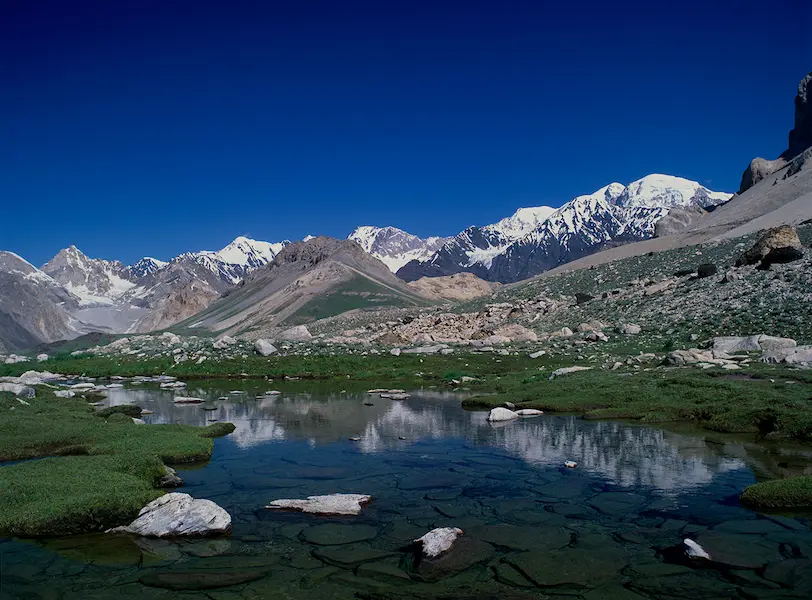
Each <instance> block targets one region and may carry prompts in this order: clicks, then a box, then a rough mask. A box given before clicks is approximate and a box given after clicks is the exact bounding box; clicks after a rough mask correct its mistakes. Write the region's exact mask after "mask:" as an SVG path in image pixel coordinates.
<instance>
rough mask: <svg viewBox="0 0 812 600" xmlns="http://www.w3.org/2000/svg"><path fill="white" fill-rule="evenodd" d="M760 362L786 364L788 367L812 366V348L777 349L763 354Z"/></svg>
mask: <svg viewBox="0 0 812 600" xmlns="http://www.w3.org/2000/svg"><path fill="white" fill-rule="evenodd" d="M761 360H762V361H763V362H766V363H773V364H778V363H787V364H790V365H802V364H812V346H797V347H794V348H778V349H775V350H769V351H766V352H764V354H762V356H761Z"/></svg>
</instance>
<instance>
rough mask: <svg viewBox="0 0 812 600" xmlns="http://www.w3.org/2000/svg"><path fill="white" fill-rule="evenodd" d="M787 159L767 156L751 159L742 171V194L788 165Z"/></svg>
mask: <svg viewBox="0 0 812 600" xmlns="http://www.w3.org/2000/svg"><path fill="white" fill-rule="evenodd" d="M786 164H787V161H786V160H784V159H783V158H777V159H775V160H767V159H766V158H761V157H757V158H754V159H753V160H751V161H750V164H749V165H747V168H746V169H745V170H744V173H742V180H741V184H740V185H739V193H740V194H742V193H744V192H746V191H747V190H749V189H750V188H751V187H753V186H754V185H756V184H757V183H758V182H759V181H761V180H762V179H764V178H765V177H767V176H768V175H770V174H771V173H775V172H776V171H778V170H779V169H781V168H783V167H784V166H786Z"/></svg>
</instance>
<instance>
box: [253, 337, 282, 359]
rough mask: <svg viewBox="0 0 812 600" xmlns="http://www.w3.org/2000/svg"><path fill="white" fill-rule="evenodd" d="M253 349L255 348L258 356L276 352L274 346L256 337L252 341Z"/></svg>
mask: <svg viewBox="0 0 812 600" xmlns="http://www.w3.org/2000/svg"><path fill="white" fill-rule="evenodd" d="M254 350H256V352H257V354H259V355H260V356H270V355H271V354H274V353H276V352H277V349H276V346H274V345H273V344H272V343H271V342H269V341H268V340H264V339H258V340H257V341H255V342H254Z"/></svg>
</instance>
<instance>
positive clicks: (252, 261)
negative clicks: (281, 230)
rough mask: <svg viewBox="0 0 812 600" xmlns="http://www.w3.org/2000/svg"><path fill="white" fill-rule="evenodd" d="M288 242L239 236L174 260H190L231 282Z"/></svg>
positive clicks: (263, 264) (265, 263) (236, 280)
mask: <svg viewBox="0 0 812 600" xmlns="http://www.w3.org/2000/svg"><path fill="white" fill-rule="evenodd" d="M289 243H290V242H289V241H287V240H285V241H283V242H276V243H271V242H261V241H258V240H252V239H249V238H247V237H243V236H240V237H238V238H236V239H235V240H234V241H233V242H231V243H230V244H229V245H228V246H226V247H225V248H223V249H222V250H217V251H216V252H215V251H210V250H202V251H200V252H187V253H186V254H181V255H180V256H178V257H177V258H175V259H173V260H174V261H180V260H191V261H193V262H195V263H197V264H199V265H201V266H203V267H205V268H206V269H208V270H209V271H211V272H212V273H214V274H216V275H217V276H218V277H220V278H221V279H223V280H224V281H227V282H229V283H231V284H236V283H239V282H240V281H241V280H242V279H243V278H244V277H245V276H246V275H247V274H248V273H250V272H251V271H253V270H255V269H258V268H260V267H263V266H265V265H267V264H268V263H269V262H271V261H272V260H273V258H274V256H276V255H277V254H279V251H280V250H282V248H284V247H285V246H287V245H288V244H289Z"/></svg>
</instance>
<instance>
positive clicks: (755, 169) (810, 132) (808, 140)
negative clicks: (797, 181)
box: [739, 71, 812, 194]
mask: <svg viewBox="0 0 812 600" xmlns="http://www.w3.org/2000/svg"><path fill="white" fill-rule="evenodd" d="M810 87H812V71H811V72H809V73H807V74H806V77H804V78H803V79H801V83H799V84H798V93H797V95H796V96H795V123H794V127H793V128H792V131H790V132H789V147H788V148H787V149H786V150H785V151H784V152H782V153H781V156H779V157H778V158H777V159H775V160H766V159H764V158H754V159H753V160H752V161H750V164H749V165H748V167H747V168H746V169H745V170H744V173H743V174H742V182H741V185H740V186H739V193H740V194H741V193H742V192H744V191H746V190H748V189H750V188H751V187H753V186H754V185H755V184H757V183H758V182H759V181H761V180H762V179H764V178H765V177H767V176H768V175H770V174H771V173H775V172H776V171H778V170H779V169H782V168H783V167H785V166H786V165H787V163H788V162H789V161H791V160H792V159H793V158H795V157H796V156H798V155H799V154H801V153H802V152H803V151H804V150H806V149H807V148H810V147H812V105H810V95H812V91H810Z"/></svg>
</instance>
